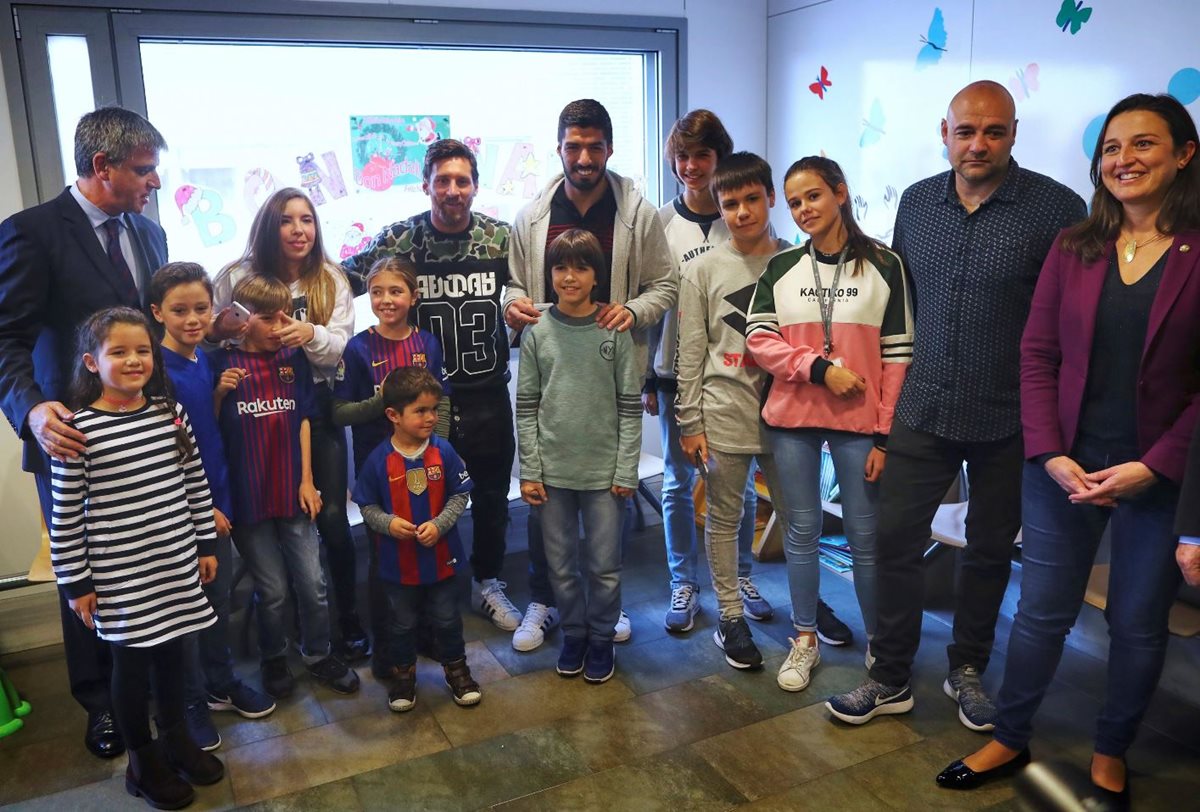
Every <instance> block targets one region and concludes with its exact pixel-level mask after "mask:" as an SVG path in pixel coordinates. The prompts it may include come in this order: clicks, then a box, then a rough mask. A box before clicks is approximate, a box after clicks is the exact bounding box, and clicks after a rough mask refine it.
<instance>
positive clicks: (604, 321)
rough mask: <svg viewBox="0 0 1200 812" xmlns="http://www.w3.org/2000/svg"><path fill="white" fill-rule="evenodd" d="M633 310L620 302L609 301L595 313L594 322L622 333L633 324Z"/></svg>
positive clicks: (606, 328)
mask: <svg viewBox="0 0 1200 812" xmlns="http://www.w3.org/2000/svg"><path fill="white" fill-rule="evenodd" d="M633 322H634V318H633V311H632V310H629V309H628V308H626V307H625V305H623V304H621V303H620V302H610V303H609V304H606V305H604V306H602V307H601V308H600V310H599V311H598V312H597V313H596V323H597V324H599V325H600V326H601V327H602V328H604V329H605V330H616V331H617V332H618V333H623V332H625V331H626V330H628V329H629V328H630V327H632V326H633Z"/></svg>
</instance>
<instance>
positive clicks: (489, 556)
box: [450, 386, 517, 581]
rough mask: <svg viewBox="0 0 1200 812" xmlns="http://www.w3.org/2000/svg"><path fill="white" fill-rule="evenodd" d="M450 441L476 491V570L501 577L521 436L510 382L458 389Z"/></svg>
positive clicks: (478, 577) (478, 573) (452, 404)
mask: <svg viewBox="0 0 1200 812" xmlns="http://www.w3.org/2000/svg"><path fill="white" fill-rule="evenodd" d="M450 444H451V445H452V446H454V450H455V451H457V452H458V455H459V456H460V457H462V459H463V462H465V463H466V464H467V470H468V471H469V472H470V473H471V479H472V480H473V481H474V483H475V487H474V488H472V490H471V521H472V523H473V526H474V528H475V537H474V543H473V544H472V547H471V573H472V574H473V575H474V577H475V580H476V581H482V580H484V579H485V578H496V577H498V576H499V575H500V570H501V568H502V567H503V566H504V552H505V549H506V547H507V540H506V535H507V533H508V486H509V482H510V480H511V477H512V466H513V456H514V455H515V454H516V450H517V446H516V439H515V438H514V437H513V416H512V404H510V403H509V400H508V387H507V386H494V387H488V388H486V389H461V390H457V389H456V390H455V391H454V392H453V393H452V394H451V396H450Z"/></svg>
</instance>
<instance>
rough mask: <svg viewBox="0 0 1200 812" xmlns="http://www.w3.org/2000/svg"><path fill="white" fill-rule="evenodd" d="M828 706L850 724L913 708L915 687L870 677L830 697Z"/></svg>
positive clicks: (861, 723) (831, 711)
mask: <svg viewBox="0 0 1200 812" xmlns="http://www.w3.org/2000/svg"><path fill="white" fill-rule="evenodd" d="M825 708H826V709H827V710H828V711H829V712H830V713H832V714H833V715H834V716H836V717H837V718H838V719H841V720H842V721H843V722H846V723H847V724H851V725H863V724H866V723H867V722H869V721H871V720H872V719H874V718H875V717H876V716H880V715H883V714H889V713H908V712H909V711H910V710H912V709H913V696H912V690H911V689H910V688H909V687H908V686H907V685H902V686H898V687H897V686H892V685H884V684H883V683H882V682H876V681H875V680H873V679H868V680H867V681H866V682H864V683H863V684H862V685H860V686H858V687H857V688H855V689H854V690H853V691H850V692H849V693H845V694H838V695H837V696H831V697H829V701H828V702H826V703H825Z"/></svg>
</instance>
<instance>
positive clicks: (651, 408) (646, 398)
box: [642, 392, 658, 417]
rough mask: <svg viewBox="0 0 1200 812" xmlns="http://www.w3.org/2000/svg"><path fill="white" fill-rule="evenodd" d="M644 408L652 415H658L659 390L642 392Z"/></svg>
mask: <svg viewBox="0 0 1200 812" xmlns="http://www.w3.org/2000/svg"><path fill="white" fill-rule="evenodd" d="M642 410H643V411H645V412H646V414H648V415H650V416H651V417H658V392H645V393H643V394H642Z"/></svg>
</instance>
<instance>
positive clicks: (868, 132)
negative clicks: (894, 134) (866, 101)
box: [858, 99, 886, 147]
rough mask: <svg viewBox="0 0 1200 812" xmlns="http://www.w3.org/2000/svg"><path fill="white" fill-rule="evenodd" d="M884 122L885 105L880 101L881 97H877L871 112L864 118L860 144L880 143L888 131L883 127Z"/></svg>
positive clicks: (864, 145) (865, 145) (872, 104)
mask: <svg viewBox="0 0 1200 812" xmlns="http://www.w3.org/2000/svg"><path fill="white" fill-rule="evenodd" d="M884 122H885V119H884V117H883V105H882V104H880V103H879V99H875V101H873V102H871V112H870V113H868V114H867V117H866V118H864V119H863V120H862V123H863V131H862V135H861V136H859V138H858V145H859V146H860V147H869V146H871V144H876V143H878V142H879V139H880V138H883V136H884V134H885V133H886V130H884V129H883V125H884Z"/></svg>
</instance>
